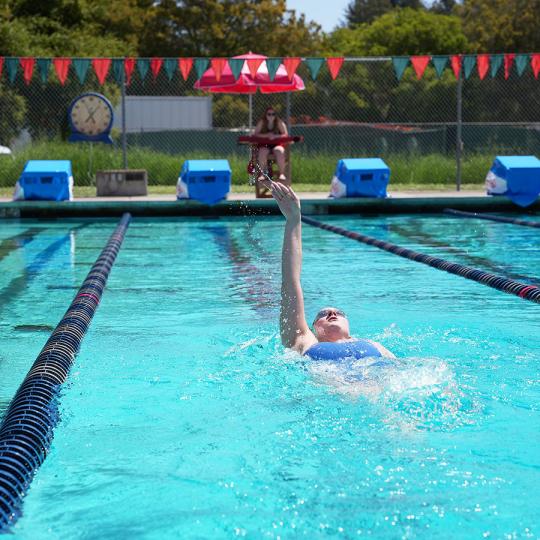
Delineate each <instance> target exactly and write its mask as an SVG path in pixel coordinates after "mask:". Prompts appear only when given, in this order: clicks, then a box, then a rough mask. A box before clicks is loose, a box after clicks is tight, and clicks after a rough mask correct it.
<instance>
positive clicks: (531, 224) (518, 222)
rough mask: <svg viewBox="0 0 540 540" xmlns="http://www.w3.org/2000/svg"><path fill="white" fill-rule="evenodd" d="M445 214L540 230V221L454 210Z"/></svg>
mask: <svg viewBox="0 0 540 540" xmlns="http://www.w3.org/2000/svg"><path fill="white" fill-rule="evenodd" d="M443 212H444V213H445V214H450V215H451V216H456V217H464V218H475V219H486V220H488V221H498V222H500V223H512V224H513V225H521V226H522V227H534V228H536V229H540V221H529V220H527V219H516V218H507V217H502V216H496V215H494V214H478V213H477V212H463V211H462V210H454V209H453V208H445V209H444V210H443Z"/></svg>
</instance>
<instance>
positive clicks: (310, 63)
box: [304, 58, 324, 81]
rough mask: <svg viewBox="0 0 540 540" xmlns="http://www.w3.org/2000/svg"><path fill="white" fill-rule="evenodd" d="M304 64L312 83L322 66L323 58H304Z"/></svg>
mask: <svg viewBox="0 0 540 540" xmlns="http://www.w3.org/2000/svg"><path fill="white" fill-rule="evenodd" d="M304 62H305V63H306V65H307V67H308V69H309V72H310V74H311V80H312V81H314V80H315V79H316V78H317V75H318V74H319V71H320V69H321V67H322V65H323V64H324V58H306V59H305V60H304Z"/></svg>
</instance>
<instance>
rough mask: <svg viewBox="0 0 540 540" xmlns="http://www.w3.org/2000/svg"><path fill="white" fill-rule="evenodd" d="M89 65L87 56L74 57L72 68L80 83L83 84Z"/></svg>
mask: <svg viewBox="0 0 540 540" xmlns="http://www.w3.org/2000/svg"><path fill="white" fill-rule="evenodd" d="M89 67H90V60H89V59H88V58H74V59H73V69H74V70H75V73H76V74H77V79H79V82H80V83H81V84H84V81H85V79H86V74H87V72H88V68H89Z"/></svg>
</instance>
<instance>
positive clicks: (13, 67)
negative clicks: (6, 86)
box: [5, 58, 19, 84]
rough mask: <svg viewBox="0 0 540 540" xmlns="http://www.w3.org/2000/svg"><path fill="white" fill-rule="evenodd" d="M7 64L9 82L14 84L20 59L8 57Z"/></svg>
mask: <svg viewBox="0 0 540 540" xmlns="http://www.w3.org/2000/svg"><path fill="white" fill-rule="evenodd" d="M5 64H6V71H7V76H8V79H9V82H11V83H12V84H13V83H14V82H15V77H16V76H17V68H18V67H19V59H18V58H6V60H5Z"/></svg>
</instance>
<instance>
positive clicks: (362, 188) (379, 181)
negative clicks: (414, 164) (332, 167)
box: [330, 158, 390, 199]
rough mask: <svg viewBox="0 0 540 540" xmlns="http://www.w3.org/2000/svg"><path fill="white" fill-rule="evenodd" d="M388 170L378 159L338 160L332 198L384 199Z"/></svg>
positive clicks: (388, 178) (331, 192) (388, 177)
mask: <svg viewBox="0 0 540 540" xmlns="http://www.w3.org/2000/svg"><path fill="white" fill-rule="evenodd" d="M389 181H390V169H389V168H388V165H386V163H385V162H384V161H383V160H382V159H380V158H361V159H340V160H339V161H338V163H337V167H336V172H335V175H334V178H333V179H332V185H331V188H330V195H331V196H333V197H377V198H381V199H384V198H385V197H386V186H387V185H388V182H389Z"/></svg>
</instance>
